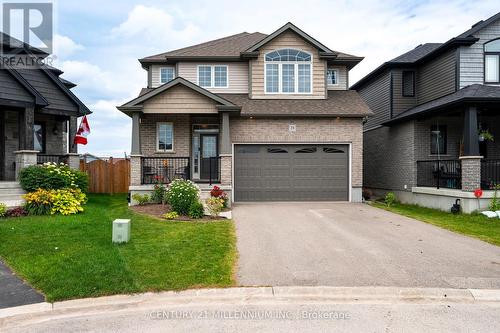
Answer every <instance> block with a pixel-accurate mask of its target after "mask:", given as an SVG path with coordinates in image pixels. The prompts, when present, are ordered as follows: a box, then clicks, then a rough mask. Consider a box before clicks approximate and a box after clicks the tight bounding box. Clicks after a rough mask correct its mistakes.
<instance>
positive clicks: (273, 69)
mask: <svg viewBox="0 0 500 333" xmlns="http://www.w3.org/2000/svg"><path fill="white" fill-rule="evenodd" d="M264 70H265V73H264V74H265V91H266V93H268V94H280V93H281V94H294V93H299V94H310V93H311V92H312V56H311V54H309V53H307V52H304V51H300V50H295V49H281V50H276V51H271V52H269V53H267V54H266V55H265V69H264Z"/></svg>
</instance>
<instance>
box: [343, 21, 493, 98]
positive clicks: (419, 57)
mask: <svg viewBox="0 0 500 333" xmlns="http://www.w3.org/2000/svg"><path fill="white" fill-rule="evenodd" d="M499 19H500V12H499V13H497V14H495V15H493V16H491V17H490V18H488V19H487V20H485V21H479V22H477V23H475V24H474V25H472V27H471V28H470V29H469V30H467V31H465V32H463V33H461V34H460V35H458V36H456V37H453V38H451V39H450V40H448V41H447V42H445V43H426V44H423V45H419V46H417V47H416V48H415V49H413V50H410V51H408V52H406V53H404V54H402V55H400V56H398V57H396V58H394V59H392V60H390V61H387V62H384V63H383V64H382V65H380V66H379V67H377V68H376V69H374V70H373V71H372V72H370V73H368V74H367V75H366V76H364V77H363V78H361V79H360V80H359V81H358V82H356V83H355V84H353V85H352V86H351V89H359V88H361V86H363V85H364V84H366V83H368V82H369V81H370V80H371V79H373V78H375V77H376V76H377V75H379V74H381V73H382V72H383V71H384V70H386V69H389V68H394V67H398V66H404V65H417V64H419V63H422V62H425V61H427V60H428V59H432V58H434V57H436V56H438V55H439V54H441V53H443V52H446V51H448V50H450V49H452V48H456V47H458V46H461V45H465V46H469V45H472V44H474V43H475V42H477V41H478V40H479V39H478V38H476V37H474V36H473V35H474V34H475V33H476V32H478V31H480V30H481V29H483V28H484V27H486V26H488V25H489V24H491V23H493V22H495V21H497V20H499Z"/></svg>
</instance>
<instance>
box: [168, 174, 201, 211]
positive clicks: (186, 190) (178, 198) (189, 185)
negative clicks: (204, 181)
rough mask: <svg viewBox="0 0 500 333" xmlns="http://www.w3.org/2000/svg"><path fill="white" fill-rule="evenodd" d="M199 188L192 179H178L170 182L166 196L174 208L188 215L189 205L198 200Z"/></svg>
mask: <svg viewBox="0 0 500 333" xmlns="http://www.w3.org/2000/svg"><path fill="white" fill-rule="evenodd" d="M198 194H199V189H198V186H196V184H195V183H193V182H192V181H190V180H184V179H176V180H174V181H173V182H172V183H170V185H169V187H168V189H167V192H166V198H167V202H168V203H169V204H170V206H171V207H172V209H173V210H174V211H176V212H177V213H179V214H181V215H188V213H189V207H190V206H191V204H192V203H193V202H196V201H198V200H199V199H198Z"/></svg>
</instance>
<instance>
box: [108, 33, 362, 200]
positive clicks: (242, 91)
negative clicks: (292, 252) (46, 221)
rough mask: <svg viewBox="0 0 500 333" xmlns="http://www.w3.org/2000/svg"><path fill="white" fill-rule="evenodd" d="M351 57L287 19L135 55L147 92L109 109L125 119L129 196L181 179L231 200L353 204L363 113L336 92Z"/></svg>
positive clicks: (351, 96) (347, 95)
mask: <svg viewBox="0 0 500 333" xmlns="http://www.w3.org/2000/svg"><path fill="white" fill-rule="evenodd" d="M361 60H362V58H360V57H356V56H352V55H349V54H346V53H342V52H337V51H333V50H331V49H330V48H328V47H327V46H325V45H323V44H322V43H320V42H319V41H317V40H316V39H314V38H313V37H311V36H309V35H308V34H306V33H305V32H304V31H302V30H300V29H299V28H297V27H296V26H295V25H293V24H291V23H287V24H285V25H284V26H283V27H281V28H279V29H278V30H276V31H275V32H273V33H272V34H270V35H265V34H262V33H258V32H256V33H246V32H243V33H239V34H236V35H232V36H229V37H225V38H221V39H217V40H212V41H209V42H206V43H202V44H198V45H194V46H189V47H185V48H182V49H178V50H174V51H170V52H166V53H161V54H157V55H153V56H149V57H146V58H142V59H139V61H140V63H141V65H142V67H143V68H144V69H145V70H146V71H147V73H148V75H147V77H148V80H147V82H148V83H147V87H146V88H144V89H143V90H142V91H141V92H140V95H139V96H138V97H137V98H135V99H133V100H131V101H129V102H128V103H125V104H123V105H121V106H119V107H118V109H119V110H121V111H122V112H124V113H125V114H127V115H129V116H130V117H131V118H132V151H131V186H130V192H131V193H132V194H133V193H136V192H148V191H151V189H152V185H151V184H154V183H155V182H157V181H163V182H169V181H171V180H172V179H175V178H185V179H191V180H193V181H195V182H197V183H198V184H199V185H200V188H201V189H202V194H203V193H205V194H206V193H207V191H208V190H209V189H210V188H211V187H212V186H213V184H218V185H219V186H220V187H221V188H223V189H224V190H225V191H227V192H228V193H229V194H230V196H231V198H232V201H235V202H241V201H285V200H289V201H301V200H339V201H355V202H358V201H361V186H362V163H363V162H362V159H363V157H362V149H363V148H362V146H363V142H362V141H363V138H362V124H363V120H364V119H365V118H366V117H367V116H369V115H370V114H371V112H370V110H369V108H368V107H367V105H366V103H365V102H364V101H363V100H362V99H361V97H360V96H359V95H358V93H356V92H355V91H353V90H349V88H348V85H349V70H350V69H352V68H353V67H354V66H355V65H356V64H358V63H359V62H360V61H361ZM132 204H134V202H132Z"/></svg>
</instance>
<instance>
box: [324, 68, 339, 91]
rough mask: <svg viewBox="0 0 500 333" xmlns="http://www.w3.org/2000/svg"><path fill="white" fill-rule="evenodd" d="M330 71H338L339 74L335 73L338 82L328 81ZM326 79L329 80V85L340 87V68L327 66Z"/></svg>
mask: <svg viewBox="0 0 500 333" xmlns="http://www.w3.org/2000/svg"><path fill="white" fill-rule="evenodd" d="M328 71H334V72H336V73H337V74H335V77H336V78H337V83H330V82H328ZM326 80H327V82H326V83H327V85H328V86H329V87H338V86H339V85H340V83H339V81H340V80H339V69H338V68H331V67H330V68H327V69H326Z"/></svg>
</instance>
